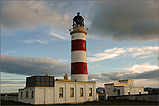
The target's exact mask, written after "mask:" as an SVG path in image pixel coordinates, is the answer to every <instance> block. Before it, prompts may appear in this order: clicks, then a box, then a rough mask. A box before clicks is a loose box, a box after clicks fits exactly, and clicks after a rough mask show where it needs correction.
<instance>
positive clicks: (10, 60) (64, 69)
mask: <svg viewBox="0 0 159 106" xmlns="http://www.w3.org/2000/svg"><path fill="white" fill-rule="evenodd" d="M1 72H7V73H14V74H21V75H45V73H46V72H48V73H49V74H50V75H54V76H56V77H59V76H60V77H61V76H63V75H64V74H65V73H70V71H69V66H68V65H65V64H62V63H60V62H58V61H56V60H55V59H53V58H49V57H38V58H34V57H32V58H31V57H30V58H28V57H13V56H5V55H1Z"/></svg>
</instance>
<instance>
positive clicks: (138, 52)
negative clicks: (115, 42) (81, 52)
mask: <svg viewBox="0 0 159 106" xmlns="http://www.w3.org/2000/svg"><path fill="white" fill-rule="evenodd" d="M157 53H158V47H157V46H154V47H153V46H145V47H140V48H139V47H130V48H126V47H125V48H116V47H115V48H113V49H106V50H104V51H103V52H102V53H95V54H93V55H92V56H89V57H88V61H90V62H96V61H101V60H106V59H115V58H117V57H119V56H132V57H138V58H148V57H152V56H155V55H156V56H157ZM123 54H124V55H123Z"/></svg>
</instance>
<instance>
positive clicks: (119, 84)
mask: <svg viewBox="0 0 159 106" xmlns="http://www.w3.org/2000/svg"><path fill="white" fill-rule="evenodd" d="M104 85H114V86H126V85H130V84H127V83H108V84H104Z"/></svg>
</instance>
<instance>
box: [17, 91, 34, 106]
mask: <svg viewBox="0 0 159 106" xmlns="http://www.w3.org/2000/svg"><path fill="white" fill-rule="evenodd" d="M27 91H28V98H26V92H27ZM32 91H33V92H35V88H26V89H23V90H19V92H18V102H23V103H30V104H34V98H31V93H32ZM21 92H22V98H21Z"/></svg>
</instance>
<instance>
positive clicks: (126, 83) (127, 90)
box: [105, 80, 146, 96]
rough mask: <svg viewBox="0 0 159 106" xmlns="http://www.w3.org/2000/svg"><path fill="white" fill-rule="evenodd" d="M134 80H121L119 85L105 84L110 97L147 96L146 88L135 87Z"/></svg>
mask: <svg viewBox="0 0 159 106" xmlns="http://www.w3.org/2000/svg"><path fill="white" fill-rule="evenodd" d="M133 82H134V80H119V83H108V84H105V92H106V93H108V96H119V95H136V94H145V93H146V92H144V86H134V84H133Z"/></svg>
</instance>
